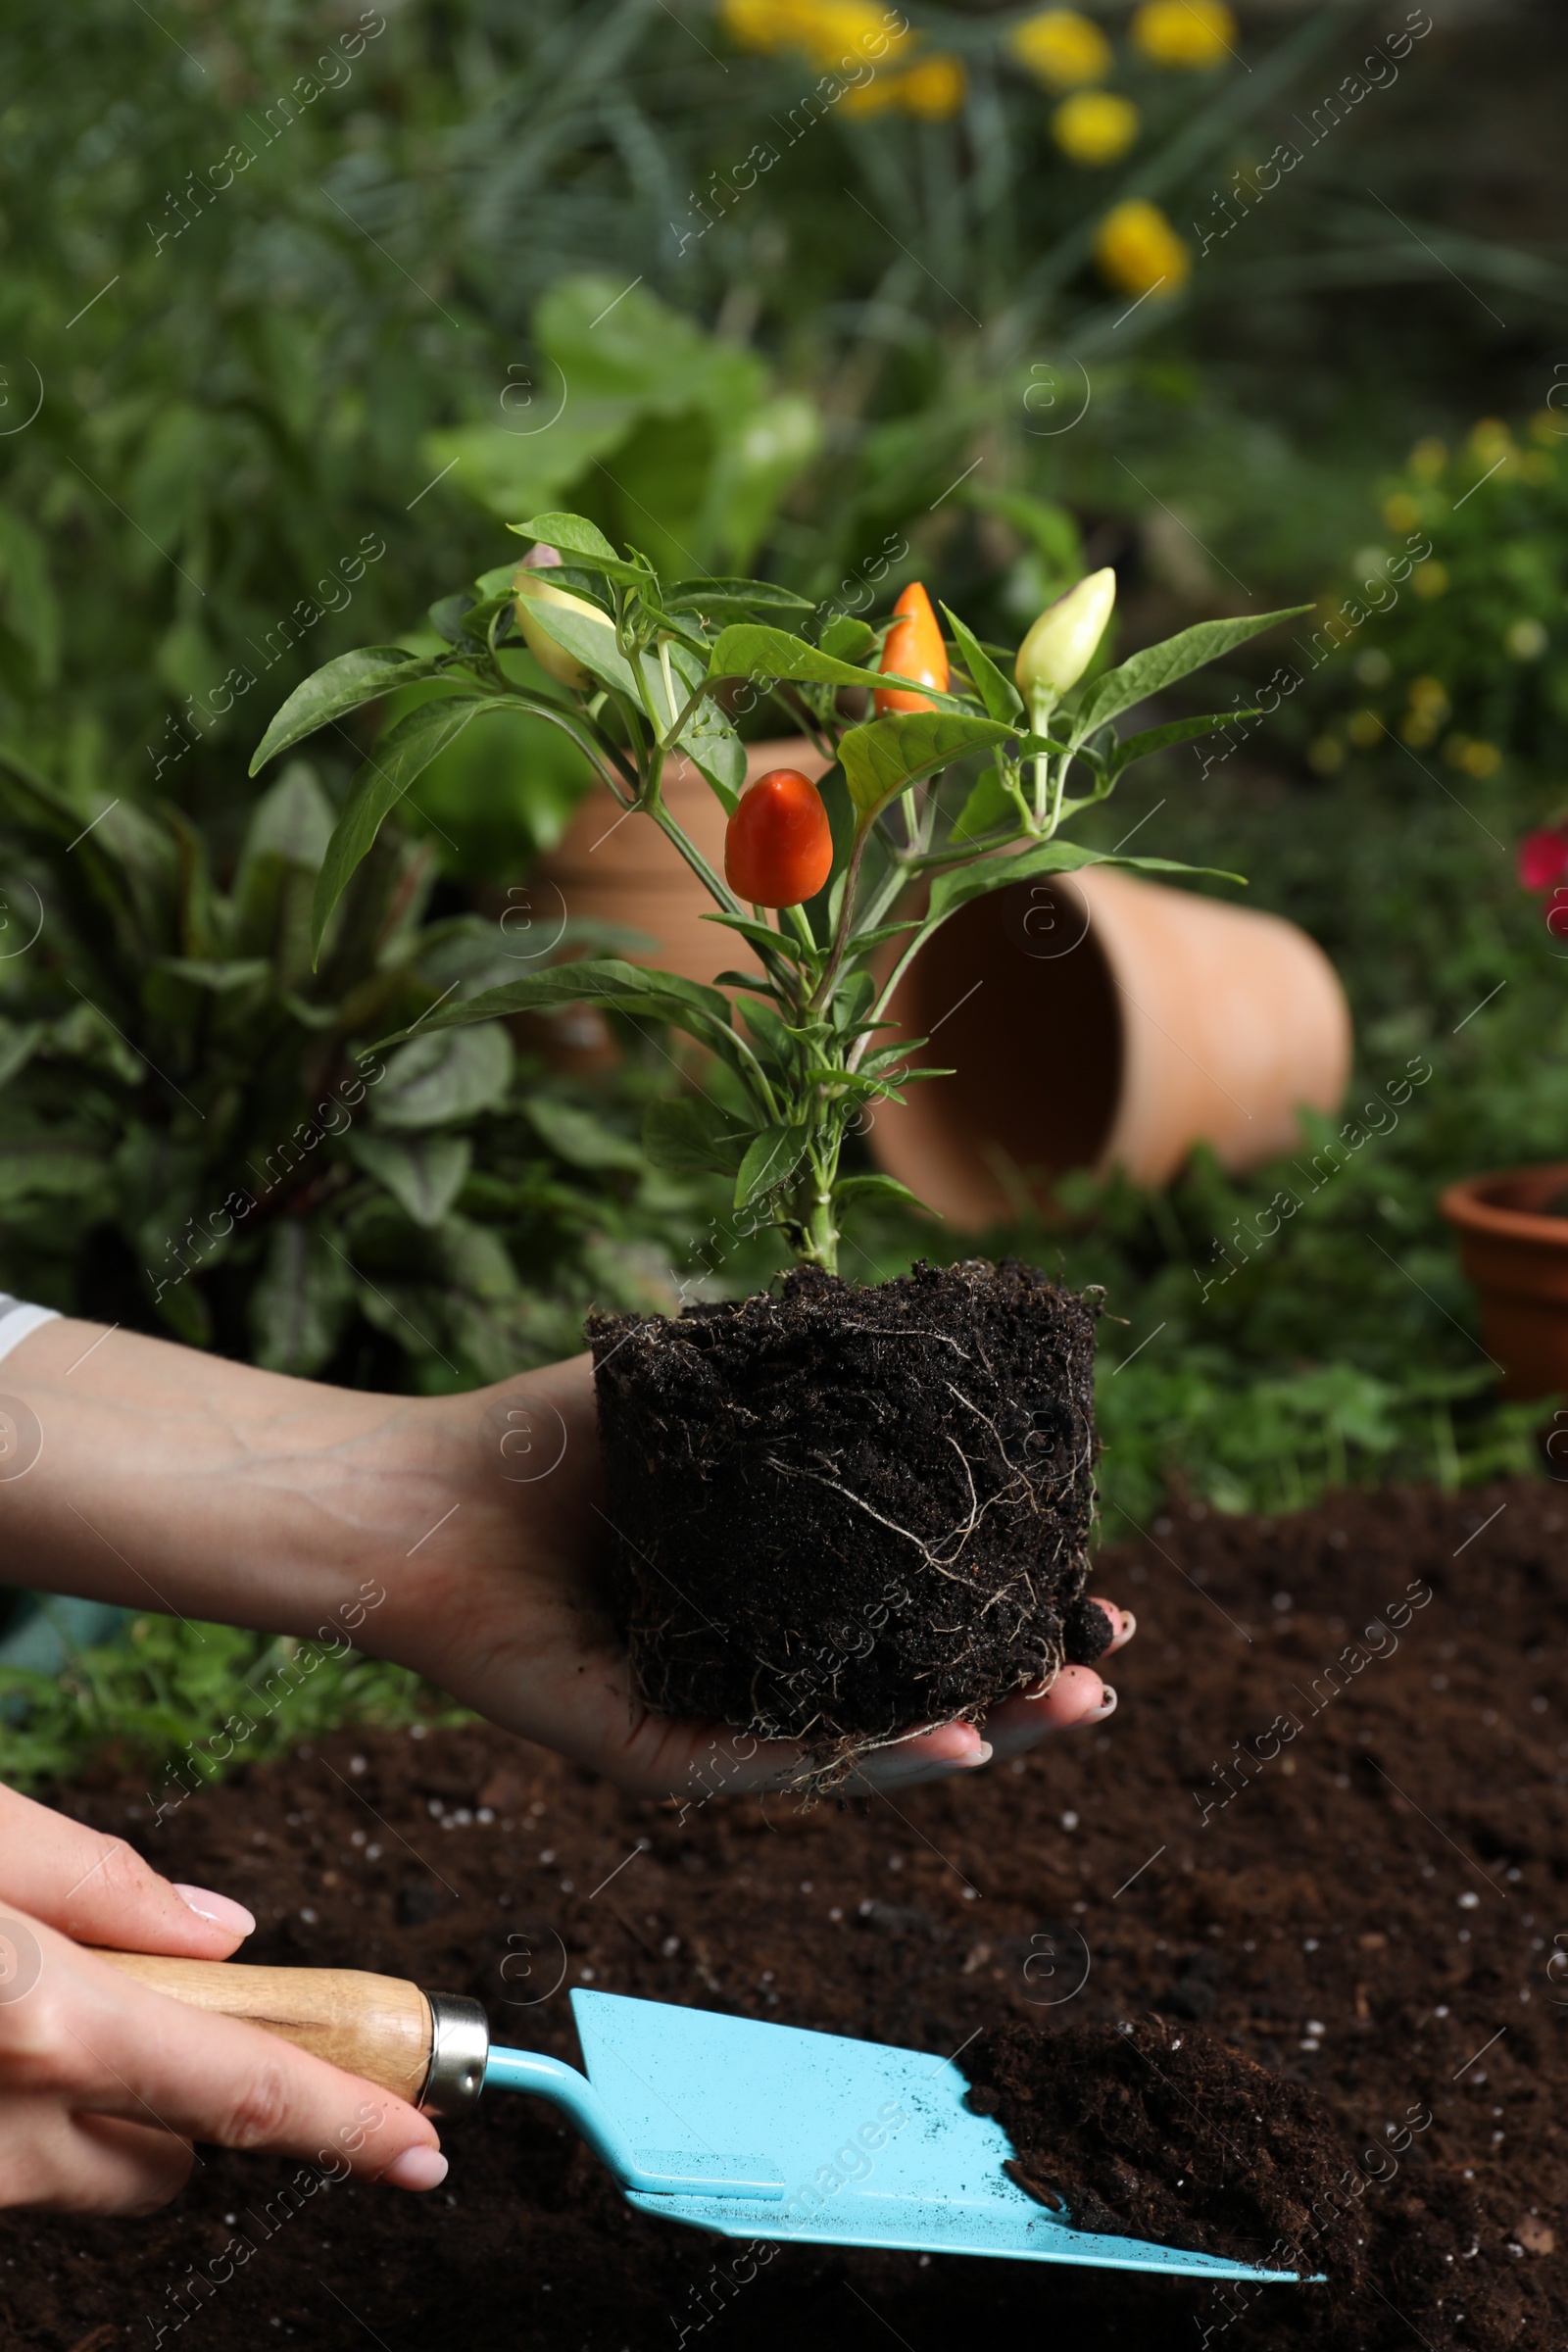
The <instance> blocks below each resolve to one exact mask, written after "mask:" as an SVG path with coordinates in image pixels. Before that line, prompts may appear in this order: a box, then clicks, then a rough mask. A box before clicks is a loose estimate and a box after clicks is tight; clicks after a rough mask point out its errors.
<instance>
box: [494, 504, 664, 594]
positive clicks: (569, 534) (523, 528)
mask: <svg viewBox="0 0 1568 2352" xmlns="http://www.w3.org/2000/svg"><path fill="white" fill-rule="evenodd" d="M507 528H508V529H509V530H513V531H515V532H516V534H517V536H518V537H519V538H520V539H532V540H534V541H536V542H537V543H539V544H540V545H542V546H544V547H553V548H555V549H556V551H557V553H558V554H560V555H562V556H580V557H581V559H582V561H583V562H584V564H587V566H588V567H589V569H590V570H591V571H602V572H604V573H605V574H606V575H607V577H608V578H610V579H613V580H624V581H625V582H626V583H627V584H628V585H629V586H631V587H633V588H640V587H642V586H643V584H644V583H645V582H646V581H647V580H648V578H649V573H648V570H647V567H646V565H644V564H627V563H626V562H624V560H623V559H622V558H621V557H619V556H617V555H616V553H615V551H614V549H613V547H612V546H611V544H610V541H609V540H608V539H607V538H606V537H605V534H604V532H603V531H602V530H601V529H600V528H599V525H598V524H597V523H596V522H590V521H589V520H588V517H587V516H586V515H535V516H534V518H533V520H532V521H531V522H513V523H509V524H508V525H507Z"/></svg>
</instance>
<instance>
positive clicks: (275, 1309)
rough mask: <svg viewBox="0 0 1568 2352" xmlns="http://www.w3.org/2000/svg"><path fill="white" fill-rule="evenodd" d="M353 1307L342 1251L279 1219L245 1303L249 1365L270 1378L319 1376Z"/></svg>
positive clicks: (316, 1234) (294, 1221)
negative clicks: (247, 1304) (251, 1350)
mask: <svg viewBox="0 0 1568 2352" xmlns="http://www.w3.org/2000/svg"><path fill="white" fill-rule="evenodd" d="M182 1287H183V1286H182ZM173 1295H174V1296H176V1297H177V1296H178V1295H179V1294H178V1293H177V1292H176V1293H175V1294H173ZM352 1303H353V1278H352V1276H351V1274H350V1272H349V1268H348V1266H347V1265H346V1264H345V1262H344V1259H343V1255H342V1253H341V1251H340V1250H335V1249H333V1248H332V1246H331V1245H330V1243H329V1242H328V1241H327V1239H326V1237H325V1236H324V1234H321V1233H319V1232H317V1231H315V1230H314V1229H313V1228H311V1227H309V1226H306V1225H304V1224H302V1223H301V1222H300V1220H299V1219H298V1218H297V1217H282V1218H280V1219H279V1220H278V1222H277V1223H276V1224H275V1225H274V1226H273V1228H272V1233H271V1238H270V1241H269V1243H268V1248H267V1264H266V1267H265V1269H264V1271H263V1274H262V1278H261V1280H260V1281H259V1282H258V1283H257V1285H256V1288H255V1290H254V1291H252V1293H251V1298H250V1326H251V1336H252V1339H253V1341H254V1344H255V1351H256V1352H255V1357H254V1360H255V1361H256V1362H257V1363H258V1364H260V1365H261V1366H262V1367H263V1368H264V1370H266V1371H269V1372H293V1373H298V1374H301V1375H309V1374H310V1373H313V1372H319V1370H320V1369H321V1366H322V1365H323V1364H324V1363H325V1362H326V1361H327V1359H328V1357H329V1356H330V1355H331V1353H332V1350H333V1348H335V1347H336V1346H337V1343H338V1339H339V1337H340V1336H341V1333H342V1330H343V1326H344V1324H345V1322H346V1321H347V1320H348V1314H349V1309H350V1307H351V1305H352Z"/></svg>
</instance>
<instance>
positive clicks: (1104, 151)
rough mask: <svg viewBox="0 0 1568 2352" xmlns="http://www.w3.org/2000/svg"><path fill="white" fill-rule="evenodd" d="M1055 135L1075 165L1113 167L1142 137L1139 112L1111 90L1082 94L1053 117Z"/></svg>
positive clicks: (1052, 132) (1058, 108)
mask: <svg viewBox="0 0 1568 2352" xmlns="http://www.w3.org/2000/svg"><path fill="white" fill-rule="evenodd" d="M1051 135H1052V137H1053V138H1054V140H1055V142H1056V145H1057V146H1058V147H1059V148H1060V149H1061V152H1062V154H1063V155H1065V156H1068V157H1070V158H1071V160H1072V162H1073V163H1075V164H1113V163H1115V162H1116V161H1117V160H1118V158H1120V157H1121V156H1124V155H1125V154H1126V152H1127V150H1128V148H1129V147H1130V146H1131V145H1132V143H1133V141H1134V139H1136V138H1137V136H1138V109H1137V107H1136V106H1134V104H1133V102H1132V100H1131V99H1130V98H1118V97H1116V96H1115V94H1114V93H1113V92H1112V91H1110V90H1080V91H1079V92H1078V94H1077V96H1076V97H1074V98H1064V99H1063V100H1062V102H1061V104H1060V105H1059V106H1058V107H1057V109H1056V111H1055V113H1054V115H1053V116H1052V118H1051Z"/></svg>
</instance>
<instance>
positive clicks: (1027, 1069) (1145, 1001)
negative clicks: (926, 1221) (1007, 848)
mask: <svg viewBox="0 0 1568 2352" xmlns="http://www.w3.org/2000/svg"><path fill="white" fill-rule="evenodd" d="M893 1010H894V1013H895V1016H896V1017H897V1019H898V1021H899V1022H900V1024H901V1025H902V1027H903V1028H904V1029H905V1031H906V1032H907V1034H908V1035H909V1036H911V1037H927V1038H930V1039H931V1041H932V1042H931V1045H930V1047H929V1048H928V1049H926V1050H924V1051H922V1052H921V1053H920V1054H918V1055H917V1059H918V1060H919V1061H920V1062H921V1063H926V1064H933V1065H936V1066H942V1065H949V1066H951V1067H952V1068H953V1069H954V1072H955V1074H954V1076H953V1077H951V1078H937V1079H928V1080H925V1081H922V1082H921V1083H920V1084H919V1085H917V1086H914V1087H911V1088H910V1090H909V1093H908V1095H907V1099H906V1101H905V1103H903V1104H902V1105H901V1104H899V1103H886V1104H883V1105H881V1106H880V1107H879V1108H878V1109H877V1111H876V1114H875V1117H874V1120H873V1123H872V1126H871V1131H870V1137H869V1141H870V1147H871V1150H872V1152H873V1153H874V1154H875V1156H876V1158H877V1160H878V1162H879V1163H880V1165H881V1166H882V1167H883V1168H885V1169H886V1170H887V1172H888V1173H889V1174H890V1175H893V1176H897V1177H899V1178H900V1179H901V1180H902V1181H903V1182H904V1183H906V1184H907V1185H908V1186H909V1187H910V1189H911V1190H912V1191H914V1192H916V1193H918V1194H919V1196H920V1198H921V1199H922V1200H923V1201H927V1202H929V1204H930V1205H931V1206H932V1207H933V1208H936V1209H938V1210H940V1211H941V1213H942V1214H943V1215H944V1216H945V1217H948V1218H951V1219H952V1220H953V1221H954V1223H956V1224H957V1225H960V1226H964V1227H968V1228H970V1229H976V1228H981V1227H984V1226H986V1225H989V1224H992V1223H995V1222H996V1221H997V1220H998V1219H1000V1218H1003V1217H1005V1216H1009V1215H1016V1214H1017V1213H1018V1210H1019V1208H1020V1207H1021V1206H1023V1205H1025V1203H1026V1201H1033V1202H1034V1203H1035V1204H1036V1205H1037V1206H1042V1207H1043V1206H1044V1205H1045V1204H1046V1201H1047V1199H1048V1197H1049V1193H1050V1187H1051V1183H1052V1181H1053V1180H1054V1178H1055V1177H1056V1176H1058V1175H1060V1174H1061V1173H1062V1172H1063V1171H1065V1170H1066V1169H1068V1168H1079V1167H1089V1168H1095V1169H1098V1170H1102V1171H1108V1170H1109V1169H1111V1168H1113V1167H1118V1166H1119V1167H1121V1168H1123V1169H1125V1171H1126V1172H1127V1174H1128V1175H1130V1176H1131V1177H1133V1178H1134V1179H1135V1180H1136V1181H1137V1182H1139V1183H1141V1184H1148V1185H1160V1184H1164V1183H1167V1182H1168V1181H1169V1179H1170V1178H1171V1177H1172V1176H1173V1175H1174V1174H1175V1173H1176V1171H1177V1169H1178V1168H1179V1167H1180V1166H1181V1163H1182V1161H1183V1159H1184V1158H1185V1157H1186V1155H1187V1153H1188V1152H1190V1151H1191V1149H1192V1147H1193V1146H1194V1144H1197V1143H1200V1142H1201V1143H1206V1144H1208V1145H1210V1146H1211V1147H1212V1149H1213V1151H1214V1152H1215V1153H1216V1154H1217V1156H1218V1157H1219V1159H1220V1161H1221V1163H1222V1164H1223V1165H1224V1166H1225V1167H1227V1168H1230V1169H1233V1170H1240V1169H1244V1168H1250V1167H1255V1166H1260V1165H1262V1164H1263V1163H1264V1162H1265V1161H1267V1160H1269V1159H1272V1158H1274V1157H1276V1156H1277V1155H1278V1154H1280V1153H1281V1152H1288V1151H1290V1150H1292V1149H1294V1147H1295V1146H1296V1145H1297V1144H1298V1143H1299V1124H1298V1118H1297V1112H1298V1109H1299V1106H1300V1105H1301V1104H1303V1103H1304V1104H1308V1105H1310V1106H1311V1107H1312V1108H1313V1109H1315V1110H1323V1111H1329V1110H1333V1109H1334V1108H1335V1107H1336V1106H1337V1105H1338V1103H1339V1102H1340V1100H1341V1097H1342V1096H1343V1094H1344V1091H1345V1087H1346V1083H1347V1081H1348V1076H1349V1068H1350V1047H1351V1037H1350V1016H1349V1010H1348V1005H1347V1004H1346V1001H1345V993H1344V991H1343V989H1342V988H1341V986H1340V982H1339V979H1338V976H1337V974H1336V973H1335V970H1334V967H1333V965H1332V964H1331V963H1330V962H1329V960H1328V957H1327V956H1325V955H1324V954H1323V952H1322V950H1321V949H1320V948H1318V947H1317V946H1316V945H1315V944H1314V943H1313V942H1312V941H1311V940H1310V939H1308V938H1307V936H1306V934H1305V933H1304V932H1302V931H1299V930H1298V929H1297V928H1296V926H1295V924H1294V923H1288V922H1286V921H1284V920H1283V919H1282V918H1281V917H1280V916H1279V915H1273V914H1259V913H1254V912H1253V911H1252V910H1251V909H1250V908H1246V907H1231V906H1226V905H1224V904H1222V903H1221V902H1219V901H1217V900H1214V899H1207V898H1200V897H1199V896H1197V895H1196V894H1195V893H1193V892H1191V891H1182V890H1171V889H1167V888H1165V887H1164V886H1162V885H1160V884H1158V883H1152V882H1144V881H1139V880H1135V879H1134V878H1133V877H1132V876H1131V875H1129V874H1126V873H1122V872H1119V871H1117V870H1115V869H1114V868H1108V867H1092V868H1090V869H1088V870H1086V871H1085V872H1083V873H1081V874H1075V875H1072V876H1071V877H1067V876H1057V877H1055V878H1054V879H1053V880H1052V881H1051V882H1049V883H1027V882H1021V883H1017V884H1015V885H1014V886H1013V887H1012V888H1011V889H1008V890H1005V891H998V892H996V893H995V894H994V895H992V896H991V897H989V898H985V899H977V900H973V901H971V902H970V904H969V905H968V906H967V907H963V908H961V909H960V911H959V912H958V913H957V914H956V915H954V916H953V917H952V919H951V920H950V921H949V922H948V923H946V924H945V925H944V927H943V929H942V930H941V931H939V932H938V933H937V935H936V937H935V938H934V939H933V940H932V941H931V942H930V943H929V945H928V946H927V947H926V948H924V949H923V950H922V951H921V954H920V955H919V956H918V957H917V958H916V960H915V962H914V963H913V964H911V966H910V968H909V970H908V972H907V975H906V977H905V979H904V981H903V982H902V983H901V985H900V988H899V992H898V995H897V997H896V999H895V1001H894V1005H893Z"/></svg>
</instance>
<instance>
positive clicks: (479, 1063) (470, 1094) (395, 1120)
mask: <svg viewBox="0 0 1568 2352" xmlns="http://www.w3.org/2000/svg"><path fill="white" fill-rule="evenodd" d="M431 1027H433V1024H432V1025H431ZM511 1083H512V1040H511V1039H510V1038H509V1037H508V1035H507V1033H506V1031H505V1030H504V1029H503V1028H501V1027H500V1026H499V1024H497V1023H495V1022H490V1023H487V1024H486V1025H484V1026H483V1027H475V1028H465V1029H461V1030H459V1031H458V1032H457V1033H456V1034H455V1035H441V1036H433V1035H432V1034H431V1028H424V1029H421V1030H420V1032H419V1034H418V1035H417V1037H412V1038H411V1039H410V1040H409V1042H408V1044H407V1045H406V1046H404V1047H402V1048H401V1049H400V1051H399V1052H398V1053H396V1054H393V1055H392V1057H391V1059H390V1060H389V1061H388V1063H387V1065H386V1076H385V1077H384V1078H383V1079H382V1081H381V1083H380V1085H379V1086H378V1087H377V1088H376V1092H375V1123H376V1125H377V1126H378V1127H439V1126H441V1125H442V1124H444V1122H445V1121H447V1120H448V1119H466V1118H471V1117H472V1116H473V1114H474V1112H475V1111H479V1110H491V1109H494V1107H495V1106H496V1104H497V1103H501V1102H502V1101H504V1100H505V1097H506V1092H507V1088H508V1087H509V1086H510V1084H511Z"/></svg>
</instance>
